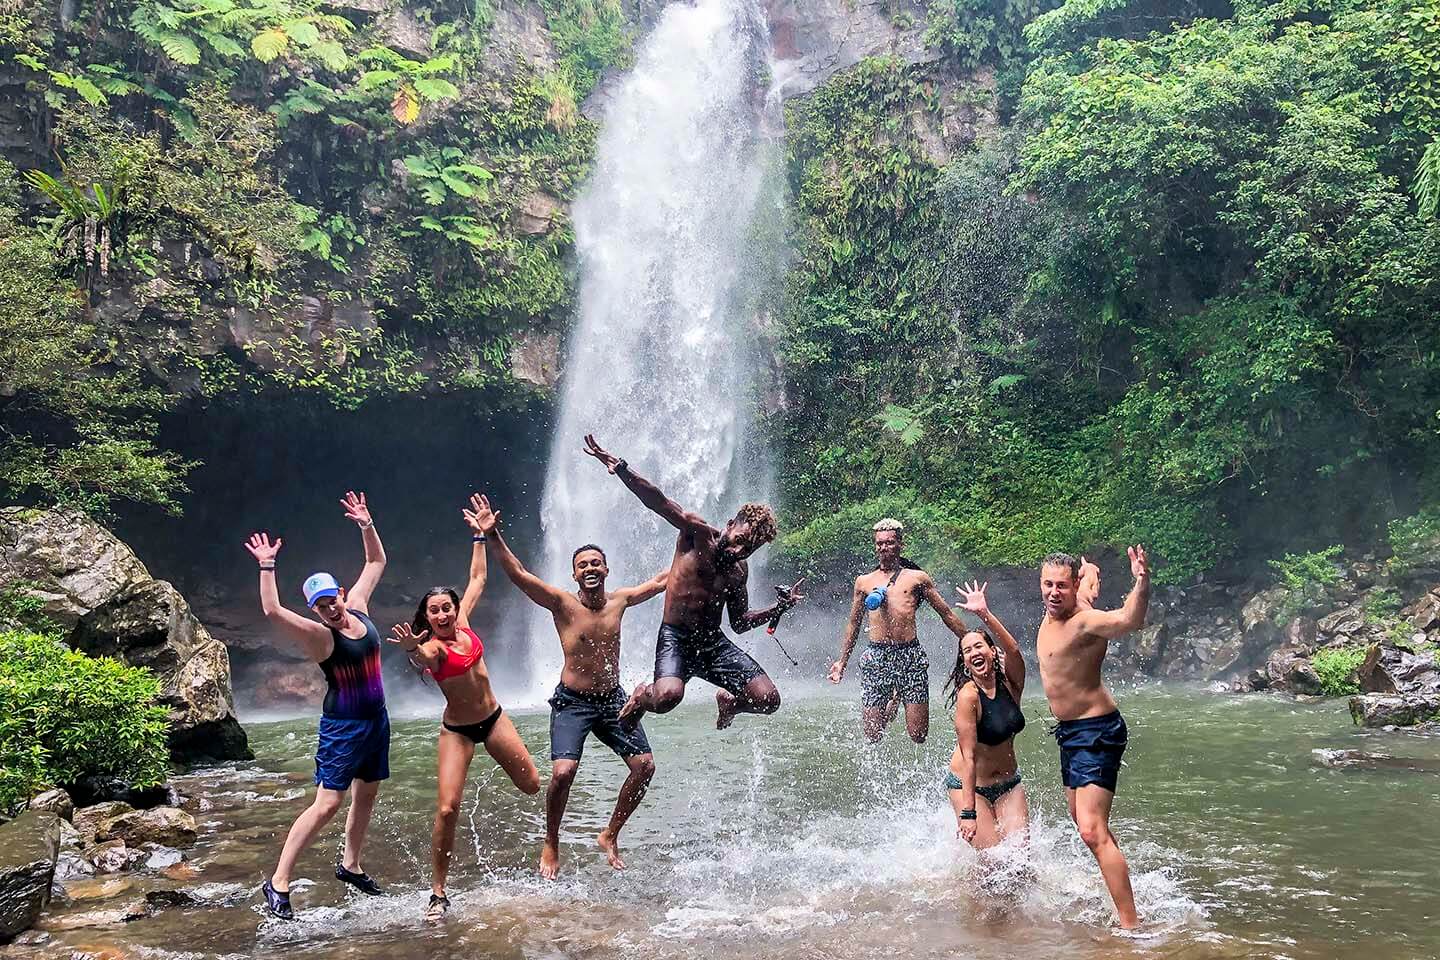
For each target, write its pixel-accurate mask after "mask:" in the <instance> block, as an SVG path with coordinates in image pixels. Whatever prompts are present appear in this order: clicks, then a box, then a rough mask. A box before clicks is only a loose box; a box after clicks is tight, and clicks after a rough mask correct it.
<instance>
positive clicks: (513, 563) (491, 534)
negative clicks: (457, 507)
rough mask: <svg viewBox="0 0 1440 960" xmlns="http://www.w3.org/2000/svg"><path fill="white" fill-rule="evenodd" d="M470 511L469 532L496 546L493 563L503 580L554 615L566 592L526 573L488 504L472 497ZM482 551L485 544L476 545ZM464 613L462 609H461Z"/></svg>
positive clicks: (482, 498)
mask: <svg viewBox="0 0 1440 960" xmlns="http://www.w3.org/2000/svg"><path fill="white" fill-rule="evenodd" d="M470 505H471V507H472V509H470V510H466V511H465V521H466V522H467V523H469V524H470V527H471V529H472V530H476V531H478V533H479V535H481V536H484V537H486V538H487V539H488V541H489V542H490V543H492V544H494V546H495V562H496V563H498V564H500V569H501V570H504V571H505V576H507V577H509V578H510V582H511V583H513V584H515V586H517V587H519V588H520V592H521V593H523V594H525V596H527V597H529V598H530V599H531V600H533V601H534V602H535V603H537V604H539V605H540V606H542V607H544V608H545V609H546V610H549V611H550V612H552V613H553V612H555V611H556V610H557V609H559V607H560V602H561V600H563V599H564V597H565V591H563V590H561V589H560V588H559V587H552V586H551V585H550V584H548V583H546V582H545V581H544V580H541V579H540V578H539V577H537V576H535V574H533V573H531V572H530V571H529V570H526V569H525V565H524V564H523V563H521V562H520V558H519V557H517V556H515V554H514V553H513V552H512V551H511V550H510V544H508V543H506V542H505V537H504V536H503V535H502V534H501V533H500V514H498V513H496V512H495V511H493V510H491V509H490V501H489V500H487V499H485V498H484V497H482V496H481V495H480V494H478V493H477V494H475V495H474V496H472V497H471V498H470ZM475 546H476V547H478V548H481V549H483V548H484V546H485V544H483V543H477V544H476V545H475ZM461 609H462V610H463V609H464V605H463V604H462V605H461Z"/></svg>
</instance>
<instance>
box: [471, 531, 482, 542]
mask: <svg viewBox="0 0 1440 960" xmlns="http://www.w3.org/2000/svg"><path fill="white" fill-rule="evenodd" d="M470 542H471V543H484V542H485V534H483V533H482V534H479V535H478V536H474V537H471V538H470Z"/></svg>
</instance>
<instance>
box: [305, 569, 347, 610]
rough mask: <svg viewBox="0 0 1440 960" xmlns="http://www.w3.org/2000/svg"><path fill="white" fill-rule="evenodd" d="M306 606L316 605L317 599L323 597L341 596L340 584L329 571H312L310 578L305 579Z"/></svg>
mask: <svg viewBox="0 0 1440 960" xmlns="http://www.w3.org/2000/svg"><path fill="white" fill-rule="evenodd" d="M303 589H304V590H305V606H307V607H313V606H315V601H316V600H319V599H320V598H321V597H338V596H340V584H338V583H336V582H335V578H334V577H332V576H330V574H328V573H312V574H310V579H308V580H306V581H305V586H304V588H303Z"/></svg>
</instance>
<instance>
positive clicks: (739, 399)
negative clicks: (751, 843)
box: [530, 0, 775, 693]
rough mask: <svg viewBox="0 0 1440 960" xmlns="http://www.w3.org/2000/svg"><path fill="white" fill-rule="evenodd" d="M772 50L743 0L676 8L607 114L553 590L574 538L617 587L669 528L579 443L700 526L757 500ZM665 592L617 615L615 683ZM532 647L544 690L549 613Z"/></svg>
mask: <svg viewBox="0 0 1440 960" xmlns="http://www.w3.org/2000/svg"><path fill="white" fill-rule="evenodd" d="M768 56H769V39H768V35H767V31H766V26H765V18H764V13H763V10H762V8H761V7H760V6H759V4H758V3H756V2H754V0H698V2H696V3H695V4H694V5H693V6H692V5H683V4H675V5H672V6H671V7H669V8H668V9H667V10H666V12H665V14H664V17H663V19H662V20H661V21H660V23H659V24H658V26H657V27H656V28H655V30H654V31H653V32H652V33H651V35H650V36H649V37H648V38H647V39H646V41H645V42H644V44H643V46H642V48H641V49H640V50H639V51H638V56H637V60H636V65H635V68H634V70H633V71H632V72H631V73H630V74H629V76H628V77H626V78H625V80H624V82H623V84H622V85H621V86H620V88H619V89H618V90H617V91H616V93H615V94H614V96H613V98H612V99H611V101H610V103H609V105H608V107H607V109H606V111H605V115H604V118H603V120H602V122H601V133H600V138H599V143H598V148H597V158H596V165H595V169H594V171H593V172H592V174H591V176H590V180H589V183H588V185H587V186H586V188H585V190H584V192H583V194H582V195H581V197H580V199H579V200H578V201H577V203H576V204H575V208H574V222H575V235H576V246H577V248H578V252H579V258H580V270H581V280H580V288H579V324H578V327H577V329H576V330H575V331H574V333H573V334H572V336H571V341H570V353H569V358H568V362H567V363H566V367H565V371H566V372H565V382H564V387H563V393H562V400H561V406H560V416H559V419H558V423H557V427H556V432H555V436H554V440H553V444H552V447H551V456H550V467H549V474H548V477H547V481H546V487H545V494H544V500H543V504H542V519H543V523H544V528H545V544H546V549H545V564H544V572H545V576H546V577H547V579H549V580H550V582H551V583H556V584H563V585H566V586H569V585H571V584H573V579H572V577H571V569H572V568H571V553H572V551H573V550H574V549H575V548H576V547H577V546H579V545H581V544H583V543H589V542H594V543H598V544H600V545H601V546H602V547H603V548H604V549H605V551H606V553H607V555H608V558H609V565H610V571H611V578H610V586H611V588H612V589H613V588H615V587H618V586H624V585H627V584H630V583H634V582H636V581H638V580H642V579H645V578H647V577H649V576H651V575H652V574H654V573H655V572H656V571H657V570H660V569H662V568H663V567H665V566H667V565H668V563H669V560H670V556H671V554H672V551H673V547H674V542H675V531H674V530H673V528H671V527H669V526H667V525H665V524H664V523H663V522H662V521H660V520H659V519H658V518H656V517H655V516H654V515H653V514H651V513H650V512H649V511H647V510H646V509H645V508H644V507H643V506H641V505H640V503H639V502H638V501H637V500H635V498H634V497H633V496H632V495H631V494H630V493H629V492H628V491H627V490H626V489H625V488H624V487H623V486H622V485H621V483H620V481H619V480H617V479H616V478H614V477H611V476H609V475H607V474H606V472H605V470H604V469H603V468H602V467H601V466H600V465H599V464H598V463H597V462H596V461H594V460H592V459H590V458H589V457H586V456H584V455H583V454H582V453H581V448H582V438H583V437H584V435H585V434H587V433H594V434H595V435H596V437H597V439H598V440H599V441H600V443H601V444H603V445H606V446H607V447H608V448H609V449H610V450H611V451H612V452H614V453H616V454H617V455H619V456H622V457H625V458H626V459H627V460H628V461H629V462H630V463H631V464H632V465H633V467H634V468H635V470H636V471H637V472H639V473H641V474H642V475H644V476H646V477H649V478H650V479H652V480H654V481H655V482H656V483H657V484H659V485H660V487H661V488H662V489H663V490H665V492H666V493H668V494H669V495H670V496H671V497H673V498H674V499H676V500H677V501H679V502H680V503H682V504H684V505H685V506H687V507H689V508H690V509H693V510H696V511H698V512H699V513H701V514H702V515H704V516H705V517H706V518H707V519H710V520H711V521H712V522H723V520H724V517H725V516H726V515H728V512H729V510H730V509H733V507H734V506H735V505H736V504H737V503H738V502H739V501H741V500H743V499H747V498H749V497H755V496H757V495H761V494H763V491H762V490H757V489H754V488H753V486H754V483H753V479H754V477H755V476H756V475H757V474H758V471H754V470H751V469H750V468H749V465H748V464H747V463H746V462H745V460H746V458H745V451H746V442H745V441H746V437H747V430H748V427H749V425H750V416H749V412H748V411H749V409H750V407H751V406H752V378H751V375H750V370H751V369H752V367H753V365H754V352H753V351H752V349H751V341H752V340H753V337H754V322H753V320H754V317H753V313H754V308H753V305H751V304H747V296H748V294H749V293H751V292H753V290H754V289H755V281H756V278H757V277H758V276H763V275H764V274H765V273H766V271H767V270H769V269H771V268H773V266H774V256H773V251H771V250H766V249H764V247H765V246H766V245H765V244H764V243H763V242H757V240H756V237H757V231H756V230H755V224H756V223H757V215H768V214H769V210H768V209H766V208H767V206H768V205H767V203H766V200H765V198H766V197H768V196H769V194H768V191H767V189H766V184H767V177H766V169H767V163H766V158H767V156H768V155H769V152H770V151H769V146H770V143H769V141H767V139H766V136H765V134H764V131H765V130H766V129H767V127H768V126H770V125H767V124H766V122H765V119H766V111H767V110H772V111H773V110H774V108H775V103H774V101H773V99H772V98H771V97H769V96H768V95H767V87H768V82H769V77H770V70H769V62H768ZM742 487H750V488H749V489H741V488H742ZM662 602H663V601H661V600H658V599H657V600H655V601H653V602H652V603H651V604H650V605H649V606H647V607H645V608H641V609H639V610H635V611H632V612H631V613H630V614H629V615H628V616H627V620H626V627H625V635H626V637H627V638H629V642H628V643H627V649H628V650H629V652H630V654H629V655H627V656H626V658H625V661H626V667H627V670H626V674H627V676H628V675H629V674H630V673H632V672H634V673H644V672H648V670H646V669H642V665H643V664H644V663H645V662H646V661H647V659H648V656H649V652H648V651H653V644H652V642H651V638H653V636H654V630H655V627H656V625H657V624H658V622H659V616H660V609H661V607H660V604H661V603H662ZM642 638H643V639H642ZM637 648H638V649H637ZM532 651H533V652H532V663H531V667H532V669H531V671H530V678H531V681H530V687H531V691H532V692H533V693H541V692H543V691H546V690H547V689H548V687H549V685H553V683H554V682H555V679H556V677H558V675H559V662H560V654H559V648H558V644H557V643H556V640H555V634H554V627H553V625H552V624H551V622H550V618H549V616H548V615H546V614H540V615H539V616H537V617H536V621H535V628H534V631H533V645H532Z"/></svg>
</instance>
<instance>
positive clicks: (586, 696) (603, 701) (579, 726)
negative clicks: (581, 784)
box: [550, 683, 650, 761]
mask: <svg viewBox="0 0 1440 960" xmlns="http://www.w3.org/2000/svg"><path fill="white" fill-rule="evenodd" d="M624 705H625V691H624V690H621V689H620V688H619V687H616V688H615V689H613V690H609V691H606V692H605V693H586V692H584V691H582V690H571V689H570V688H569V687H567V686H565V684H563V683H562V684H560V685H559V686H557V687H556V688H555V693H554V694H553V695H551V697H550V759H551V760H577V761H578V760H579V759H580V755H581V754H582V753H584V752H585V738H586V737H587V736H589V735H590V734H591V733H593V734H595V737H596V739H598V740H599V741H600V742H601V743H603V744H605V746H607V747H609V748H610V749H611V750H614V751H615V752H616V753H617V754H619V755H620V756H621V757H638V756H640V755H641V754H642V753H650V741H649V740H648V739H647V738H646V736H645V730H644V728H642V727H641V726H640V724H638V723H637V724H635V725H634V726H633V727H628V728H627V727H624V726H621V724H620V708H621V707H623V706H624Z"/></svg>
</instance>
